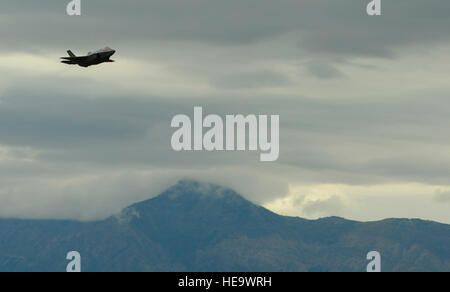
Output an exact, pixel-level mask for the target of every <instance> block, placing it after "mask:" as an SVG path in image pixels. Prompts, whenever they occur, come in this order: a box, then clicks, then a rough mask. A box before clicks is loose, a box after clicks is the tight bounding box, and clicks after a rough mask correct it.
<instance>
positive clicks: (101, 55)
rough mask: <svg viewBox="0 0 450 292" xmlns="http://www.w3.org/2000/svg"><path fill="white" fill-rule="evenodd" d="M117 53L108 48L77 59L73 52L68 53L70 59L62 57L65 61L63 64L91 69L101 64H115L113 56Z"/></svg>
mask: <svg viewBox="0 0 450 292" xmlns="http://www.w3.org/2000/svg"><path fill="white" fill-rule="evenodd" d="M115 53H116V51H115V50H113V49H111V48H109V47H106V48H104V49H100V50H98V51H95V52H89V53H88V54H87V56H82V57H77V56H75V54H74V53H72V51H70V50H69V51H67V54H69V56H70V57H61V59H63V61H61V63H64V64H69V65H78V66H81V67H89V66H92V65H98V64H101V63H110V62H114V60H111V59H110V58H111V56H112V55H114V54H115Z"/></svg>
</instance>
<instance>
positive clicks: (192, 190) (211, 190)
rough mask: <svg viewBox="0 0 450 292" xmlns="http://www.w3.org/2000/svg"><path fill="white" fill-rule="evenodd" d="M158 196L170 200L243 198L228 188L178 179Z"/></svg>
mask: <svg viewBox="0 0 450 292" xmlns="http://www.w3.org/2000/svg"><path fill="white" fill-rule="evenodd" d="M159 197H167V198H169V199H170V200H176V199H180V198H181V197H190V198H196V199H199V198H210V199H234V200H242V201H245V199H244V198H243V197H242V196H241V195H239V194H238V193H236V192H235V191H234V190H232V189H229V188H224V187H221V186H219V185H216V184H212V183H205V182H199V181H195V180H188V179H184V180H180V181H178V183H177V184H176V185H174V186H172V187H170V188H169V189H168V190H166V191H165V192H164V193H162V194H161V195H160V196H159Z"/></svg>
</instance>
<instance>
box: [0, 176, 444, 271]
mask: <svg viewBox="0 0 450 292" xmlns="http://www.w3.org/2000/svg"><path fill="white" fill-rule="evenodd" d="M72 250H75V251H78V252H79V253H80V254H81V257H82V270H83V271H180V272H183V271H240V272H244V271H255V272H257V271H365V269H366V265H367V264H368V261H367V260H366V255H367V253H368V252H369V251H372V250H375V251H379V252H380V253H381V256H382V270H383V271H447V272H448V271H450V225H445V224H439V223H434V222H429V221H422V220H408V219H388V220H384V221H379V222H367V223H362V222H355V221H348V220H344V219H341V218H335V217H332V218H324V219H319V220H305V219H301V218H294V217H284V216H279V215H277V214H275V213H272V212H270V211H268V210H266V209H264V208H263V207H260V206H257V205H254V204H252V203H250V202H249V201H247V200H245V199H243V198H242V197H241V196H239V195H238V194H237V193H235V192H234V191H232V190H229V189H225V188H222V187H219V186H215V185H210V184H203V183H198V182H193V181H180V182H179V183H178V184H177V185H175V186H173V187H171V188H170V189H168V190H167V191H165V192H164V193H162V194H161V195H160V196H158V197H155V198H153V199H150V200H147V201H144V202H141V203H137V204H134V205H132V206H130V207H128V208H126V209H124V210H123V211H122V212H121V213H120V214H118V215H116V216H112V217H110V218H107V219H106V220H102V221H97V222H75V221H62V220H61V221H58V220H17V219H0V271H65V270H66V265H67V264H68V261H67V260H66V255H67V253H68V252H69V251H72Z"/></svg>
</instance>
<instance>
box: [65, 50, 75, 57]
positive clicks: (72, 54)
mask: <svg viewBox="0 0 450 292" xmlns="http://www.w3.org/2000/svg"><path fill="white" fill-rule="evenodd" d="M67 54H69V56H71V57H76V56H75V54H74V53H72V51H71V50H68V51H67Z"/></svg>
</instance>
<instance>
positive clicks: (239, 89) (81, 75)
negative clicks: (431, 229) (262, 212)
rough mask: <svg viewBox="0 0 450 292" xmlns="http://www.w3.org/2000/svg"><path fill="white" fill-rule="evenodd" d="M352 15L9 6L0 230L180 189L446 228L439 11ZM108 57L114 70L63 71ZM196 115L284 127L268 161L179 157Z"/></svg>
mask: <svg viewBox="0 0 450 292" xmlns="http://www.w3.org/2000/svg"><path fill="white" fill-rule="evenodd" d="M364 2H365V1H350V0H348V1H347V0H345V1H324V0H315V1H312V0H311V1H309V0H307V1H291V0H282V1H276V2H274V1H269V0H258V1H256V0H253V1H248V0H244V1H242V0H240V1H237V0H236V1H234V0H230V1H211V0H208V1H206V0H189V1H175V0H164V1H159V0H153V1H134V0H131V1H127V3H124V2H123V1H119V0H111V1H108V4H107V5H105V3H104V1H99V0H91V1H84V2H83V16H81V17H68V16H66V15H65V5H66V3H65V1H11V0H6V1H4V3H2V9H1V12H0V14H1V17H0V36H1V37H2V40H3V41H2V42H1V44H0V52H1V55H0V75H1V76H2V78H1V79H0V173H1V176H0V177H1V178H0V182H1V184H0V185H1V187H0V202H1V204H0V216H7V217H26V218H71V219H82V220H90V219H98V218H103V217H106V216H108V215H111V214H113V213H115V212H117V211H119V210H120V209H121V208H123V207H125V206H127V205H129V204H131V203H133V202H136V201H138V200H143V199H146V198H150V197H152V196H155V195H157V194H158V193H159V192H160V191H161V190H163V189H164V188H165V187H167V186H169V185H170V184H171V183H174V182H175V181H176V180H178V179H180V178H185V177H188V178H194V179H200V180H203V181H211V182H215V183H220V184H223V185H225V186H231V187H233V188H235V189H236V190H237V191H239V192H241V193H243V195H244V196H246V197H247V198H249V199H251V200H252V201H254V202H256V203H260V204H264V205H265V206H267V207H269V208H271V209H272V210H275V211H277V212H280V213H284V214H289V215H295V216H305V217H308V218H317V217H321V216H329V215H339V216H344V217H350V218H352V219H359V220H373V219H380V218H383V217H421V218H425V219H433V220H438V221H442V222H448V223H450V215H449V214H450V212H447V211H448V200H447V199H446V198H447V197H448V196H447V195H446V194H447V192H448V190H450V185H449V184H448V177H449V175H450V152H449V150H448V149H449V145H450V138H448V135H447V132H448V127H447V125H449V123H450V115H449V114H450V102H449V99H448V95H449V93H450V85H449V83H448V80H449V77H450V73H449V71H448V66H447V64H448V63H449V62H450V57H449V56H450V54H449V53H450V43H449V40H450V32H449V31H448V27H449V25H450V18H449V17H448V15H447V13H446V11H449V10H450V3H448V1H438V0H433V1H427V2H426V3H425V2H423V1H416V0H414V1H406V0H404V1H385V3H383V4H384V5H383V17H379V18H378V17H368V16H367V15H365V5H366V3H364ZM106 45H108V46H111V47H113V48H115V49H117V51H118V53H117V56H115V59H116V60H117V62H116V63H113V64H106V65H104V66H99V67H94V68H89V69H82V68H77V67H68V66H63V65H61V64H59V63H58V58H59V57H60V56H62V55H64V52H65V50H67V49H72V50H74V52H76V53H77V54H83V53H84V52H85V51H89V50H93V49H96V48H98V47H104V46H106ZM198 105H201V106H203V107H204V110H205V111H206V112H207V113H212V114H221V115H225V114H230V113H231V114H279V115H280V119H281V155H280V160H279V161H278V162H277V163H273V164H262V163H259V162H258V161H259V159H258V157H257V155H256V154H255V153H185V152H184V153H183V152H182V153H175V152H173V151H172V149H171V148H170V136H171V134H172V132H173V129H171V128H170V120H171V118H172V117H173V116H174V115H176V114H188V115H192V110H193V107H194V106H198ZM319 193H320V195H318V194H319ZM386 205H388V206H390V207H389V208H386V207H385V206H386ZM418 206H426V208H425V207H424V208H419V207H418ZM374 210H375V211H374Z"/></svg>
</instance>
